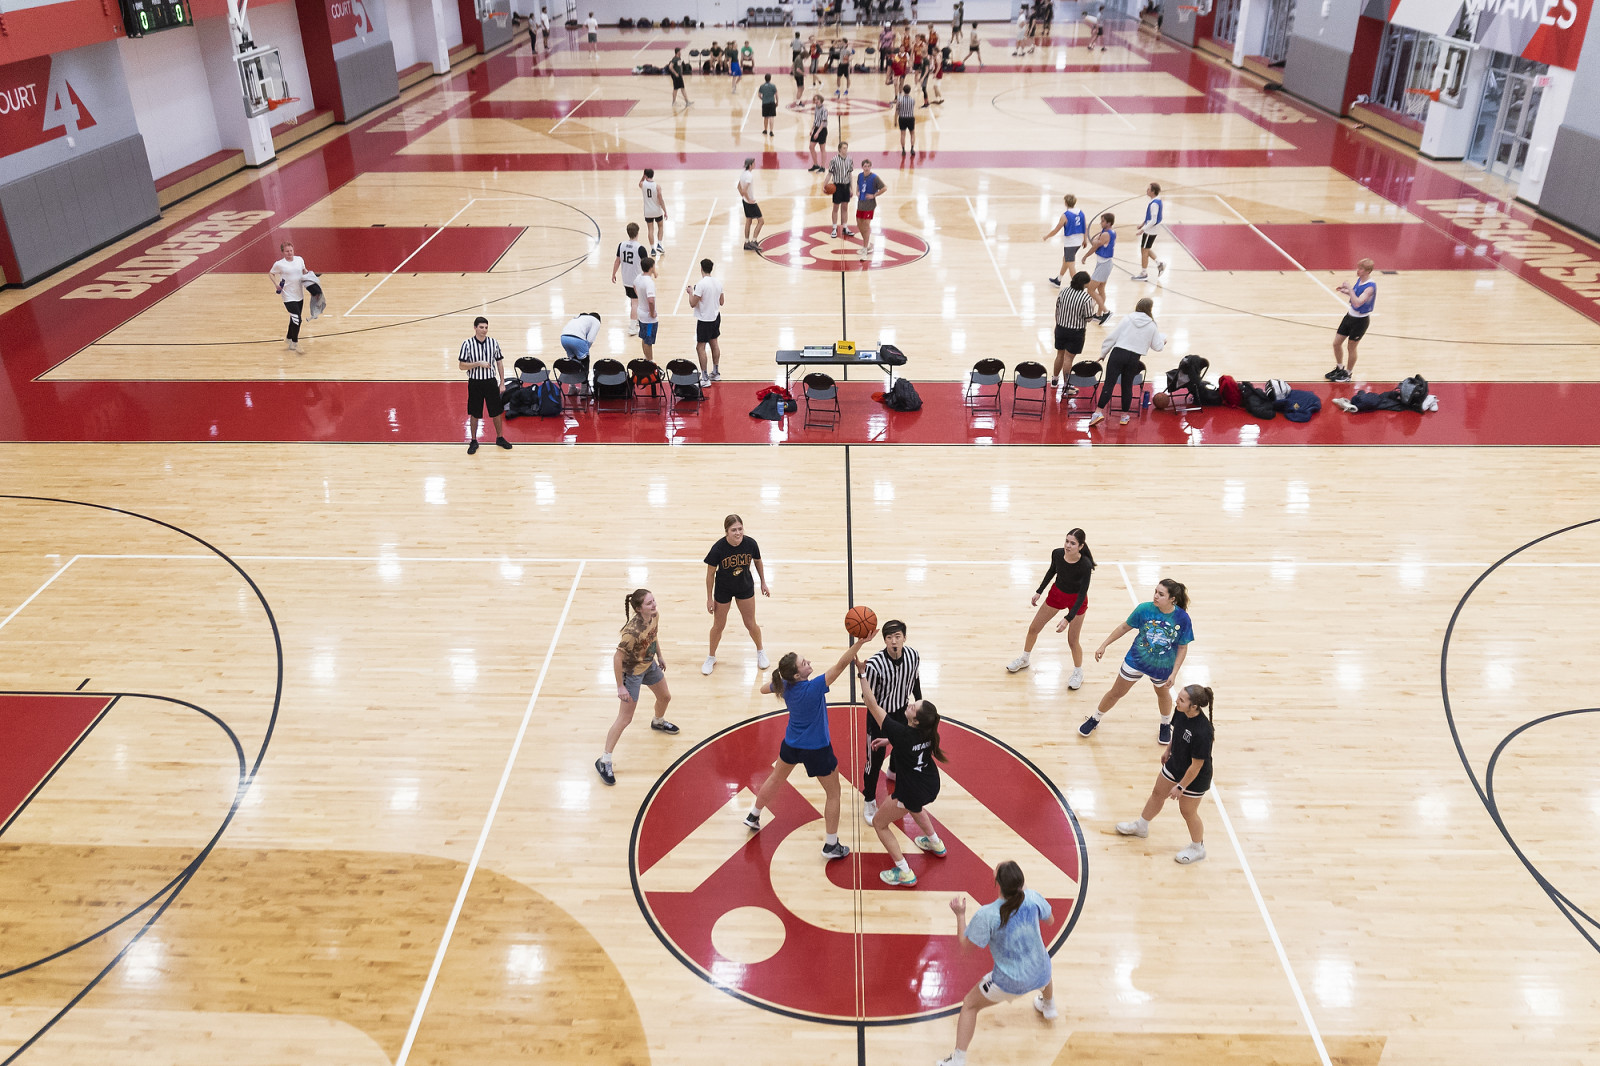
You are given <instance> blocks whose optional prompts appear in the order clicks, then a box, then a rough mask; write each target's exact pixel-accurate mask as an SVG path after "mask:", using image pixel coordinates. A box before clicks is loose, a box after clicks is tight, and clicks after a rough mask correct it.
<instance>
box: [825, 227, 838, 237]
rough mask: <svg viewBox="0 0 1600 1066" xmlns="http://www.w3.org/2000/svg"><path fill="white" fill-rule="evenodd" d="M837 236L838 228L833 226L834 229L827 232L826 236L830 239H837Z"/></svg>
mask: <svg viewBox="0 0 1600 1066" xmlns="http://www.w3.org/2000/svg"><path fill="white" fill-rule="evenodd" d="M838 235H839V227H838V226H835V227H833V228H832V229H830V230H829V231H828V236H830V237H837V236H838Z"/></svg>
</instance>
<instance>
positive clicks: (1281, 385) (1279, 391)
mask: <svg viewBox="0 0 1600 1066" xmlns="http://www.w3.org/2000/svg"><path fill="white" fill-rule="evenodd" d="M1262 391H1264V392H1265V393H1266V394H1267V395H1268V396H1271V397H1272V402H1273V403H1278V402H1279V401H1281V400H1285V399H1288V397H1289V383H1288V382H1287V381H1285V380H1283V379H1282V378H1273V379H1271V380H1270V381H1268V382H1267V387H1266V388H1265V389H1264V390H1262Z"/></svg>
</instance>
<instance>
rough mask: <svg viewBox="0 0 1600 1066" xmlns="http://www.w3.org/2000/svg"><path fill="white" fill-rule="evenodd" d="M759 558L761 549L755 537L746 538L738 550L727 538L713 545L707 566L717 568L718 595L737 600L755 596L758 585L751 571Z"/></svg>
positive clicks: (709, 552)
mask: <svg viewBox="0 0 1600 1066" xmlns="http://www.w3.org/2000/svg"><path fill="white" fill-rule="evenodd" d="M759 558H761V549H760V548H759V547H757V546H756V539H755V538H754V537H745V538H744V539H743V540H741V541H740V542H739V546H738V547H737V548H735V547H734V546H733V545H731V544H729V543H728V538H727V537H723V538H721V539H720V540H718V541H717V542H716V543H715V544H713V545H712V546H711V550H710V551H708V552H706V565H707V566H711V567H715V568H716V571H717V577H716V595H717V596H718V597H719V598H720V597H727V596H731V597H733V598H734V599H736V600H746V599H749V598H750V597H751V596H754V595H755V594H756V584H755V578H754V577H753V576H751V572H750V571H751V569H752V568H753V567H754V565H755V561H756V560H757V559H759Z"/></svg>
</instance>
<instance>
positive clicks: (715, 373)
mask: <svg viewBox="0 0 1600 1066" xmlns="http://www.w3.org/2000/svg"><path fill="white" fill-rule="evenodd" d="M711 380H712V381H721V380H722V370H721V369H720V368H719V367H712V368H711Z"/></svg>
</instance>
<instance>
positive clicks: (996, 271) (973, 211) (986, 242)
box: [962, 196, 1017, 315]
mask: <svg viewBox="0 0 1600 1066" xmlns="http://www.w3.org/2000/svg"><path fill="white" fill-rule="evenodd" d="M962 199H963V200H965V201H966V202H967V214H969V215H971V216H972V224H973V225H974V226H977V227H978V237H979V239H980V240H982V241H983V250H984V251H985V252H988V253H989V262H990V263H991V264H992V265H993V266H994V274H995V277H997V278H999V279H1000V291H1001V292H1003V293H1005V294H1006V303H1007V304H1010V305H1011V313H1012V314H1013V315H1014V314H1016V313H1017V302H1016V301H1015V300H1013V299H1012V298H1011V289H1010V288H1009V287H1008V286H1007V285H1006V276H1005V275H1004V274H1002V273H1000V262H999V260H997V259H995V257H994V249H993V248H990V247H989V235H988V234H987V233H985V232H983V222H982V221H981V220H980V219H979V218H978V209H977V208H976V207H973V206H972V197H970V196H963V197H962Z"/></svg>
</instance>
